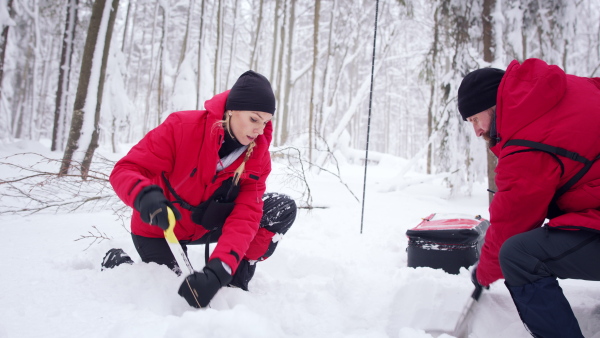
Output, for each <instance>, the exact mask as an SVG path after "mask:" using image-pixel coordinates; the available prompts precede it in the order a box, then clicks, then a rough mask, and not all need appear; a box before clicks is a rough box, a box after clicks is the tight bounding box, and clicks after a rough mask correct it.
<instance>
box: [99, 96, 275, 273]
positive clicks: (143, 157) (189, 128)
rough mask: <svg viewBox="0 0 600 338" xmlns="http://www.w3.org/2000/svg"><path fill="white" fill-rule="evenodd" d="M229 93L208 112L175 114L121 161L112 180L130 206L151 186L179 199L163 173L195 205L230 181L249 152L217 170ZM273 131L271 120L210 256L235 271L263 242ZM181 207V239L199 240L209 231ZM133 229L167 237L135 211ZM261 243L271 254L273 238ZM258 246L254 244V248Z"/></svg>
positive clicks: (211, 104) (177, 229)
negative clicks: (260, 229) (259, 235)
mask: <svg viewBox="0 0 600 338" xmlns="http://www.w3.org/2000/svg"><path fill="white" fill-rule="evenodd" d="M228 94H229V91H226V92H224V93H221V94H218V95H216V96H215V97H213V98H212V99H210V100H208V101H206V102H205V107H206V110H203V111H181V112H176V113H172V114H170V115H169V117H168V118H167V119H166V120H165V121H164V122H163V123H161V124H160V125H159V126H158V127H156V128H155V129H154V130H152V131H150V132H149V133H148V134H147V135H146V136H145V137H144V138H143V139H142V140H141V141H140V142H139V143H138V144H137V145H135V146H134V147H133V148H132V149H131V150H130V151H129V153H128V154H127V155H125V157H123V158H122V159H121V160H119V162H117V164H116V165H115V168H114V169H113V171H112V173H111V175H110V182H111V184H112V186H113V188H114V189H115V191H116V193H117V195H118V196H119V197H120V198H121V199H122V200H123V202H125V204H127V205H129V206H130V207H133V205H134V201H135V198H136V197H137V194H138V193H139V192H140V191H141V190H142V189H143V188H144V187H147V186H149V185H158V186H160V187H161V188H162V189H163V192H164V194H165V196H166V197H167V199H169V200H170V201H174V200H175V199H176V198H175V197H174V196H172V195H171V193H170V192H169V190H168V188H167V187H166V185H165V182H164V181H163V179H162V177H161V174H162V173H163V172H164V173H165V175H166V177H167V179H168V180H169V182H170V184H171V186H172V187H173V188H174V190H175V192H176V193H177V194H178V195H179V196H180V197H181V198H182V199H183V200H185V201H186V202H188V203H190V204H191V205H198V204H200V203H202V202H204V201H206V200H207V199H208V198H209V197H210V196H211V195H212V194H213V193H214V191H215V190H216V189H217V188H218V187H219V186H220V185H221V183H222V182H223V181H224V180H226V179H227V178H229V177H232V176H233V172H234V171H235V169H237V167H238V166H239V165H240V163H242V160H243V158H244V154H242V155H241V156H240V157H239V158H238V159H237V160H236V161H235V162H234V163H233V164H231V165H230V166H228V167H227V168H225V169H224V170H223V171H221V172H219V173H217V169H216V168H217V163H218V162H219V154H218V151H219V147H220V146H221V140H222V139H223V135H224V129H223V128H222V127H221V126H220V124H219V123H218V121H221V120H222V119H223V114H224V112H225V101H226V100H227V95H228ZM272 131H273V128H272V125H271V122H269V123H267V126H266V127H265V129H264V134H263V135H260V136H258V137H257V138H256V140H255V142H256V146H255V147H254V150H253V152H252V155H251V156H250V158H249V159H248V161H247V162H246V169H245V171H244V174H243V175H242V177H241V180H240V193H239V195H238V197H237V198H236V200H235V207H234V209H233V211H232V213H231V214H230V216H229V217H228V218H227V221H226V222H225V225H224V226H223V233H222V235H221V237H220V238H219V241H218V244H217V246H216V248H215V250H214V251H213V253H212V255H211V257H210V258H211V259H213V258H219V259H221V261H223V262H225V263H226V264H227V265H229V266H230V267H231V269H232V270H233V271H235V270H236V269H237V267H238V265H239V260H240V259H241V258H243V257H244V256H245V255H246V254H249V253H248V248H249V246H250V243H251V242H252V241H253V240H255V242H256V241H257V240H259V241H260V239H255V236H256V234H257V231H258V227H259V222H260V219H261V217H262V212H263V200H262V196H263V194H264V192H265V189H266V185H265V181H266V179H267V176H268V175H269V173H270V171H271V156H270V154H269V144H270V142H271V134H272ZM175 206H176V208H177V209H178V210H179V212H181V216H182V217H181V219H180V220H179V221H177V225H176V227H175V235H176V236H177V238H178V239H179V240H196V239H199V238H200V237H202V235H204V234H206V233H207V230H205V229H204V228H203V227H202V226H200V225H197V224H195V223H193V222H192V220H191V217H190V214H191V213H190V211H189V210H186V209H183V208H181V207H180V206H179V205H178V204H176V205H175ZM131 231H132V232H133V233H134V234H136V235H140V236H145V237H155V238H157V237H158V238H159V237H164V234H163V230H162V229H160V228H159V227H157V226H152V225H149V224H146V223H144V222H142V220H141V218H140V214H139V212H138V211H136V210H135V209H134V210H133V216H132V218H131ZM261 242H264V243H260V244H262V245H259V247H264V251H265V252H266V250H267V246H268V244H269V240H268V239H265V240H264V241H261ZM256 247H257V246H256V245H253V248H254V249H256ZM258 249H259V250H260V248H258ZM263 253H264V252H261V253H260V254H263Z"/></svg>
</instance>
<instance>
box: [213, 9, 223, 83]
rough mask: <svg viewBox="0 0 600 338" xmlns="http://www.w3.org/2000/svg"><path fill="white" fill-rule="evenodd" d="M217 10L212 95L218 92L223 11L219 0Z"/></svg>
mask: <svg viewBox="0 0 600 338" xmlns="http://www.w3.org/2000/svg"><path fill="white" fill-rule="evenodd" d="M217 6H218V10H217V45H216V47H215V68H214V72H213V76H214V85H213V93H214V94H217V93H218V92H219V91H220V90H219V57H220V55H221V54H220V53H219V51H220V50H221V48H222V47H221V27H222V22H221V16H222V14H221V12H222V10H223V8H222V7H223V1H221V0H219V3H218V5H217Z"/></svg>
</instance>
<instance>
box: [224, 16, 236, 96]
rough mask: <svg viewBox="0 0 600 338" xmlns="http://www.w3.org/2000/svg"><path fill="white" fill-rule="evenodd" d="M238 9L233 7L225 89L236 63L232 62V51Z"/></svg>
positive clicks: (227, 86)
mask: <svg viewBox="0 0 600 338" xmlns="http://www.w3.org/2000/svg"><path fill="white" fill-rule="evenodd" d="M238 8H239V6H235V10H234V14H233V28H232V29H231V39H229V40H230V41H231V45H230V48H229V67H227V76H226V77H225V84H226V86H225V88H229V79H230V76H231V68H233V65H234V64H235V63H236V62H235V60H234V51H235V32H236V24H237V21H238Z"/></svg>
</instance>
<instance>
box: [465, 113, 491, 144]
mask: <svg viewBox="0 0 600 338" xmlns="http://www.w3.org/2000/svg"><path fill="white" fill-rule="evenodd" d="M495 111H496V106H494V107H492V108H490V109H486V110H484V111H482V112H480V113H477V114H475V115H473V116H470V117H468V118H467V121H469V122H471V124H472V125H473V130H474V131H475V135H477V137H480V136H483V138H484V139H485V140H486V141H488V142H489V141H490V139H491V137H490V126H491V125H492V115H493V114H494V112H495Z"/></svg>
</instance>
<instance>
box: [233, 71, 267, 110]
mask: <svg viewBox="0 0 600 338" xmlns="http://www.w3.org/2000/svg"><path fill="white" fill-rule="evenodd" d="M225 110H250V111H262V112H265V113H269V114H274V113H275V95H274V94H273V89H271V83H270V82H269V80H267V78H266V77H264V76H263V75H260V74H258V73H256V72H254V71H252V70H249V71H247V72H245V73H244V74H242V75H241V76H240V77H239V79H237V81H236V82H235V84H234V85H233V87H231V91H230V92H229V96H227V102H226V103H225Z"/></svg>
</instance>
